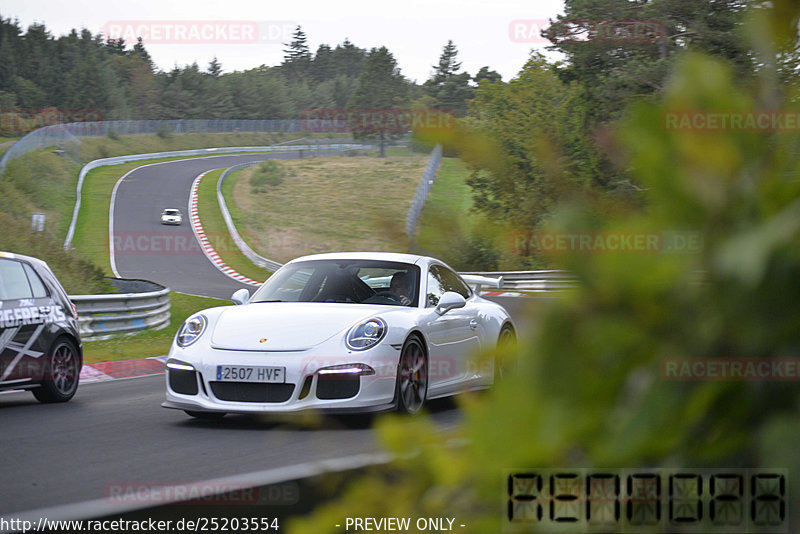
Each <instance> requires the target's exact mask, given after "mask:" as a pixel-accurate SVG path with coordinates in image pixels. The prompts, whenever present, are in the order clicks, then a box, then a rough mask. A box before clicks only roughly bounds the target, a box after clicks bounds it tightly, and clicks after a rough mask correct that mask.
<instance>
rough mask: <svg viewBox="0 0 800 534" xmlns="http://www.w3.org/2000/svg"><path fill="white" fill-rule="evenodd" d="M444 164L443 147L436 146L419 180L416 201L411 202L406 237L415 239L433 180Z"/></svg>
mask: <svg viewBox="0 0 800 534" xmlns="http://www.w3.org/2000/svg"><path fill="white" fill-rule="evenodd" d="M441 162H442V145H436V146H435V147H434V149H433V151H432V152H431V159H429V160H428V165H427V166H426V167H425V170H424V171H423V173H422V178H420V180H419V185H418V186H417V190H416V192H415V193H414V199H413V200H412V201H411V207H409V208H408V214H407V215H406V235H407V236H408V237H409V238H413V237H414V231H415V230H416V229H417V219H419V216H420V214H421V213H422V206H424V205H425V199H426V198H428V192H429V191H430V188H431V184H433V179H434V178H435V177H436V171H437V170H438V169H439V164H441Z"/></svg>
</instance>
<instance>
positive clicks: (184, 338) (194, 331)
mask: <svg viewBox="0 0 800 534" xmlns="http://www.w3.org/2000/svg"><path fill="white" fill-rule="evenodd" d="M207 324H208V320H207V319H206V318H205V316H204V315H195V316H194V317H189V318H188V319H187V320H186V322H185V323H183V326H181V329H180V330H178V335H177V336H176V337H175V342H176V343H177V344H178V346H179V347H188V346H189V345H191V344H192V343H194V342H195V341H197V338H199V337H200V336H202V335H203V332H204V331H205V329H206V325H207Z"/></svg>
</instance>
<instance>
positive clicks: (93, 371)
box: [80, 356, 167, 384]
mask: <svg viewBox="0 0 800 534" xmlns="http://www.w3.org/2000/svg"><path fill="white" fill-rule="evenodd" d="M166 359H167V357H166V356H156V357H154V358H142V359H140V360H119V361H115V362H98V363H91V364H84V366H83V368H82V369H81V377H80V383H81V384H89V383H92V382H105V381H107V380H118V379H120V378H135V377H137V376H150V375H160V374H163V373H164V362H165V361H166Z"/></svg>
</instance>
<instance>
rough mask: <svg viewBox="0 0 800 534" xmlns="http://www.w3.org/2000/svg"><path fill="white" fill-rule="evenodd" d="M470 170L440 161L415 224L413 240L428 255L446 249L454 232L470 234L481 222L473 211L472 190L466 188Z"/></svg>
mask: <svg viewBox="0 0 800 534" xmlns="http://www.w3.org/2000/svg"><path fill="white" fill-rule="evenodd" d="M468 177H469V170H468V169H467V167H466V165H464V163H463V162H462V161H461V160H460V159H457V158H442V163H441V165H440V166H439V171H438V172H437V174H436V179H435V180H434V182H433V185H431V189H430V191H429V192H428V198H427V199H426V200H425V205H424V206H423V208H422V214H421V215H420V217H419V219H418V220H417V231H416V233H415V237H416V240H417V243H418V244H419V246H421V247H422V248H423V249H426V250H430V251H438V253H441V251H442V250H444V249H446V248H447V247H446V245H447V244H448V243H449V242H450V241H451V239H452V236H453V233H454V230H455V229H457V230H458V231H460V232H469V231H471V230H472V229H473V228H475V227H476V226H478V225H480V224H481V223H482V222H483V217H481V216H480V215H478V214H476V213H475V212H474V211H473V210H472V189H471V188H470V187H469V185H467V182H466V180H467V178H468Z"/></svg>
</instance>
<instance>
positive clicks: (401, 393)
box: [397, 337, 428, 414]
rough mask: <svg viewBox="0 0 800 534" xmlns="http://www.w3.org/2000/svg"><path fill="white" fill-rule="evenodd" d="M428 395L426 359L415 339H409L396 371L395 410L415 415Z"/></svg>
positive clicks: (417, 340)
mask: <svg viewBox="0 0 800 534" xmlns="http://www.w3.org/2000/svg"><path fill="white" fill-rule="evenodd" d="M427 395H428V358H427V357H426V356H425V350H424V349H423V348H422V342H421V341H420V340H419V338H417V337H410V338H408V340H406V342H405V344H404V345H403V350H402V351H401V352H400V366H399V368H398V370H397V409H398V411H400V412H401V413H408V414H415V413H418V412H419V411H420V410H422V407H423V406H424V404H425V399H426V398H427Z"/></svg>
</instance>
